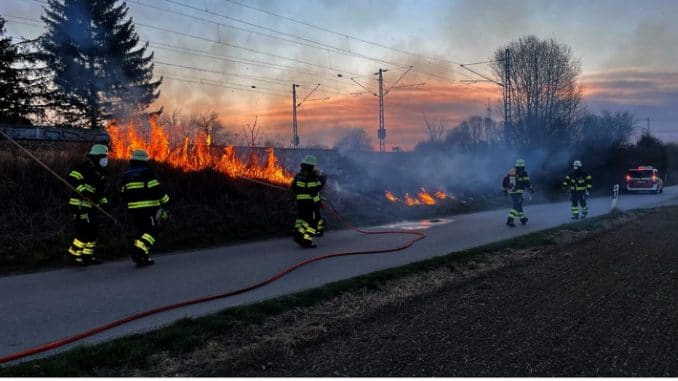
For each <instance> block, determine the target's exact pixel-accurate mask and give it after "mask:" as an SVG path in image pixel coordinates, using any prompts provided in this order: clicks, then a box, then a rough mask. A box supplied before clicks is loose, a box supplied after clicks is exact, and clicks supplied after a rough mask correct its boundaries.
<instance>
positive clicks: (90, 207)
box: [68, 144, 108, 266]
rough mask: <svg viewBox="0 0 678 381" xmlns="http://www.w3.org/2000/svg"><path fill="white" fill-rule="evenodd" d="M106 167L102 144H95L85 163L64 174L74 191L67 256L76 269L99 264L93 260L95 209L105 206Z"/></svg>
mask: <svg viewBox="0 0 678 381" xmlns="http://www.w3.org/2000/svg"><path fill="white" fill-rule="evenodd" d="M107 165H108V148H107V147H106V146H105V145H103V144H95V145H93V146H92V147H91V149H90V151H89V153H88V154H87V161H84V162H83V163H81V164H79V165H77V166H75V167H74V168H73V169H71V171H70V172H69V173H68V180H69V182H70V183H71V185H72V186H73V188H75V190H76V192H73V194H72V195H71V198H70V199H69V200H68V204H69V206H70V209H71V212H72V215H73V222H74V224H75V238H73V242H72V243H71V246H70V247H69V248H68V253H69V257H70V260H71V261H72V262H73V263H74V264H76V265H78V266H87V265H98V264H100V263H101V261H99V260H98V259H97V258H96V257H95V256H94V249H95V248H96V245H97V235H98V234H99V223H98V221H97V215H98V213H97V206H103V205H107V204H108V199H106V196H105V195H104V191H105V189H104V188H105V176H104V175H105V169H106V166H107Z"/></svg>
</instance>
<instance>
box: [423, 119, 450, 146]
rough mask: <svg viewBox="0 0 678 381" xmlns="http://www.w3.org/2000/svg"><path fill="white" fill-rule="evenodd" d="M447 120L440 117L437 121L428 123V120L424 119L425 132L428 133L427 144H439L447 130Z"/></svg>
mask: <svg viewBox="0 0 678 381" xmlns="http://www.w3.org/2000/svg"><path fill="white" fill-rule="evenodd" d="M448 122H449V120H448V119H447V117H441V118H439V119H438V120H433V121H429V120H428V118H426V117H424V123H426V131H427V132H428V139H429V143H433V144H435V143H441V142H442V141H443V138H444V136H445V131H446V130H447V123H448Z"/></svg>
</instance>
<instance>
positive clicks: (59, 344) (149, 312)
mask: <svg viewBox="0 0 678 381" xmlns="http://www.w3.org/2000/svg"><path fill="white" fill-rule="evenodd" d="M245 180H248V181H251V182H255V183H260V184H263V185H266V186H269V187H272V188H276V189H281V190H285V191H289V188H285V187H282V186H278V185H273V184H270V183H265V182H262V181H257V180H252V179H245ZM69 185H70V184H69ZM321 205H322V207H323V209H325V210H326V211H328V212H329V213H331V214H332V215H334V216H335V217H336V218H337V219H338V220H339V221H340V222H341V223H342V224H343V225H344V226H346V227H347V228H349V229H351V230H354V231H356V232H358V233H361V234H366V235H377V234H407V235H413V236H414V237H413V238H411V239H410V240H408V241H407V242H405V243H404V244H401V245H399V246H396V247H392V248H387V249H373V250H357V251H345V252H337V253H331V254H326V255H319V256H315V257H311V258H309V259H306V260H303V261H301V262H298V263H296V264H294V265H292V266H289V267H287V268H285V269H283V270H282V271H280V272H278V273H276V274H274V275H272V276H271V277H269V278H266V279H264V280H262V281H260V282H257V283H254V284H252V285H249V286H246V287H243V288H239V289H236V290H232V291H227V292H224V293H220V294H215V295H209V296H204V297H199V298H195V299H189V300H186V301H183V302H179V303H175V304H170V305H166V306H161V307H157V308H153V309H150V310H147V311H143V312H139V313H137V314H134V315H131V316H127V317H124V318H121V319H118V320H115V321H112V322H110V323H107V324H104V325H101V326H98V327H95V328H92V329H90V330H88V331H84V332H81V333H79V334H76V335H73V336H70V337H66V338H62V339H59V340H56V341H52V342H49V343H46V344H42V345H39V346H37V347H34V348H30V349H26V350H24V351H21V352H17V353H14V354H11V355H8V356H4V357H0V364H4V363H7V362H10V361H14V360H18V359H22V358H25V357H28V356H32V355H35V354H38V353H42V352H46V351H48V350H51V349H56V348H59V347H62V346H64V345H68V344H70V343H73V342H76V341H78V340H82V339H84V338H87V337H90V336H94V335H96V334H98V333H101V332H104V331H107V330H110V329H113V328H115V327H118V326H121V325H123V324H126V323H129V322H132V321H135V320H139V319H142V318H145V317H148V316H151V315H154V314H158V313H161V312H166V311H170V310H174V309H178V308H182V307H186V306H190V305H194V304H199V303H205V302H209V301H213V300H218V299H224V298H228V297H231V296H234V295H239V294H243V293H245V292H248V291H252V290H254V289H257V288H260V287H263V286H265V285H268V284H270V283H273V282H275V281H277V280H279V279H280V278H282V277H284V276H285V275H287V274H289V273H291V272H293V271H294V270H297V269H299V268H301V267H303V266H306V265H308V264H310V263H313V262H318V261H321V260H324V259H329V258H336V257H343V256H352V255H366V254H380V253H391V252H395V251H401V250H405V249H407V248H409V247H410V246H412V245H413V244H414V243H415V242H417V241H419V240H421V239H424V238H426V234H424V233H422V232H418V231H411V230H402V229H400V230H398V229H396V230H378V231H370V230H363V229H360V228H358V227H356V226H354V225H352V224H350V223H349V222H348V221H346V220H345V219H344V218H343V217H341V215H340V214H339V213H338V212H337V210H336V209H335V208H334V206H333V205H332V204H331V203H330V202H329V201H327V200H324V201H323V202H322V204H321Z"/></svg>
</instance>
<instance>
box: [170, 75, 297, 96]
mask: <svg viewBox="0 0 678 381" xmlns="http://www.w3.org/2000/svg"><path fill="white" fill-rule="evenodd" d="M163 78H168V79H172V80H175V81H182V82H188V83H195V84H198V85H206V86H214V87H221V88H226V89H231V90H240V91H248V92H251V93H259V94H265V95H273V96H277V97H285V98H286V97H287V94H285V95H283V94H276V93H267V92H263V91H257V90H251V89H243V88H240V87H234V86H228V85H223V84H221V83H218V82H217V81H214V82H217V83H209V82H205V81H203V80H202V79H200V80H193V79H186V78H181V77H175V76H172V75H167V76H166V77H164V76H163Z"/></svg>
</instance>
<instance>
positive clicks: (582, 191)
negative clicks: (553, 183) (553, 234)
mask: <svg viewBox="0 0 678 381" xmlns="http://www.w3.org/2000/svg"><path fill="white" fill-rule="evenodd" d="M573 167H574V170H572V171H570V173H568V174H567V176H565V180H563V188H564V189H567V190H569V191H570V201H572V219H573V220H576V219H579V216H580V215H581V218H586V215H587V214H588V213H589V207H588V205H586V196H588V195H589V193H590V192H591V175H590V174H589V173H588V172H587V171H585V170H583V169H582V165H581V161H579V160H575V161H574V163H573Z"/></svg>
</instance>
